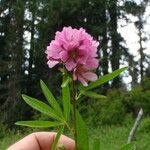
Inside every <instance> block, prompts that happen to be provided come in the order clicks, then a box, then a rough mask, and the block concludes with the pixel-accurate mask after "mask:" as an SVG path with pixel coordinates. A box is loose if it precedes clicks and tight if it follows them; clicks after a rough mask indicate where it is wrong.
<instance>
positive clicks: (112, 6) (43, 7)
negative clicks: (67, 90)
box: [0, 0, 150, 150]
mask: <svg viewBox="0 0 150 150" xmlns="http://www.w3.org/2000/svg"><path fill="white" fill-rule="evenodd" d="M64 26H72V27H73V28H80V27H83V28H85V29H86V31H87V32H88V33H89V34H91V35H92V36H93V37H94V38H95V39H97V40H98V41H99V42H100V46H99V49H98V59H99V60H100V66H99V68H98V70H97V74H98V76H103V75H105V74H108V73H110V72H112V71H114V70H116V69H118V68H121V67H123V66H129V69H128V70H127V71H126V72H125V73H123V74H121V75H120V76H119V77H117V78H115V79H114V80H113V81H111V82H108V83H106V84H104V85H103V86H101V87H99V88H98V89H97V90H96V91H97V92H98V93H101V94H104V95H107V96H108V98H107V100H102V99H100V100H97V99H90V98H84V99H82V100H81V101H80V107H79V110H80V112H81V114H82V115H83V117H84V118H85V121H86V123H87V125H88V126H89V128H90V129H91V130H92V133H91V134H92V135H94V136H95V135H96V134H100V137H101V140H102V147H103V149H104V150H106V149H107V150H109V149H110V150H113V149H116V147H117V146H118V145H121V144H123V143H126V140H127V137H128V133H129V131H130V129H131V127H132V125H133V123H134V120H135V118H136V116H137V113H138V111H139V109H140V108H143V110H144V119H143V121H142V123H141V126H140V130H139V132H138V133H137V134H138V136H137V139H135V140H136V141H137V143H138V145H139V150H149V149H150V146H149V144H148V143H149V142H148V141H149V140H150V137H149V136H148V135H149V133H150V118H149V116H150V1H149V0H0V149H6V147H7V146H8V145H9V144H11V143H13V142H14V141H15V140H17V139H18V138H20V137H22V136H23V135H24V134H26V133H28V132H29V129H27V128H20V127H17V126H15V125H14V123H15V122H16V121H18V120H31V119H32V120H33V119H40V118H44V117H43V116H42V115H40V113H38V112H35V111H33V109H31V108H30V107H29V106H28V105H27V104H26V103H25V102H24V101H23V100H22V98H21V94H22V93H25V94H27V95H30V96H32V97H37V98H39V99H41V100H44V98H43V96H42V92H41V90H40V86H39V80H40V79H42V80H44V81H45V82H46V83H47V85H48V86H49V87H50V89H52V90H53V93H54V94H55V96H57V97H58V99H60V93H61V91H60V85H61V74H60V72H59V71H58V67H55V68H53V69H49V68H48V66H47V64H46V55H45V49H46V46H48V45H49V43H50V41H51V40H53V39H54V36H55V32H56V31H58V30H59V31H60V30H62V28H63V27H64ZM16 133H17V134H16ZM15 136H16V137H15ZM12 139H13V140H12ZM115 139H117V140H118V141H117V140H115ZM140 142H141V143H140ZM106 143H110V144H106ZM107 146H108V147H107ZM103 149H102V150H103Z"/></svg>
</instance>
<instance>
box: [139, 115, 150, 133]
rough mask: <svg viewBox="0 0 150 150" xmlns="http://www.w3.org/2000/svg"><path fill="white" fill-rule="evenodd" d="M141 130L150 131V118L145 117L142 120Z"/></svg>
mask: <svg viewBox="0 0 150 150" xmlns="http://www.w3.org/2000/svg"><path fill="white" fill-rule="evenodd" d="M139 131H140V132H150V118H149V117H147V118H145V119H143V121H142V122H141V125H140V128H139Z"/></svg>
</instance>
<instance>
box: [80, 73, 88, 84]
mask: <svg viewBox="0 0 150 150" xmlns="http://www.w3.org/2000/svg"><path fill="white" fill-rule="evenodd" d="M78 80H79V81H81V83H82V84H83V85H84V86H88V84H87V82H86V80H85V79H84V78H82V77H81V76H80V75H78Z"/></svg>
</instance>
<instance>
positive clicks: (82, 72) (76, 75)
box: [73, 65, 97, 86]
mask: <svg viewBox="0 0 150 150" xmlns="http://www.w3.org/2000/svg"><path fill="white" fill-rule="evenodd" d="M73 79H74V80H79V81H80V82H81V83H82V84H83V85H84V86H87V85H88V84H87V82H88V81H95V80H97V75H96V74H95V73H93V72H91V71H90V70H89V69H88V68H87V67H85V66H82V65H79V66H77V67H76V68H75V69H74V71H73Z"/></svg>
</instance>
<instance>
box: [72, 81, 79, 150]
mask: <svg viewBox="0 0 150 150" xmlns="http://www.w3.org/2000/svg"><path fill="white" fill-rule="evenodd" d="M72 105H73V124H74V138H75V149H76V150H78V148H77V132H76V128H77V127H76V88H75V83H74V81H72Z"/></svg>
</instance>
